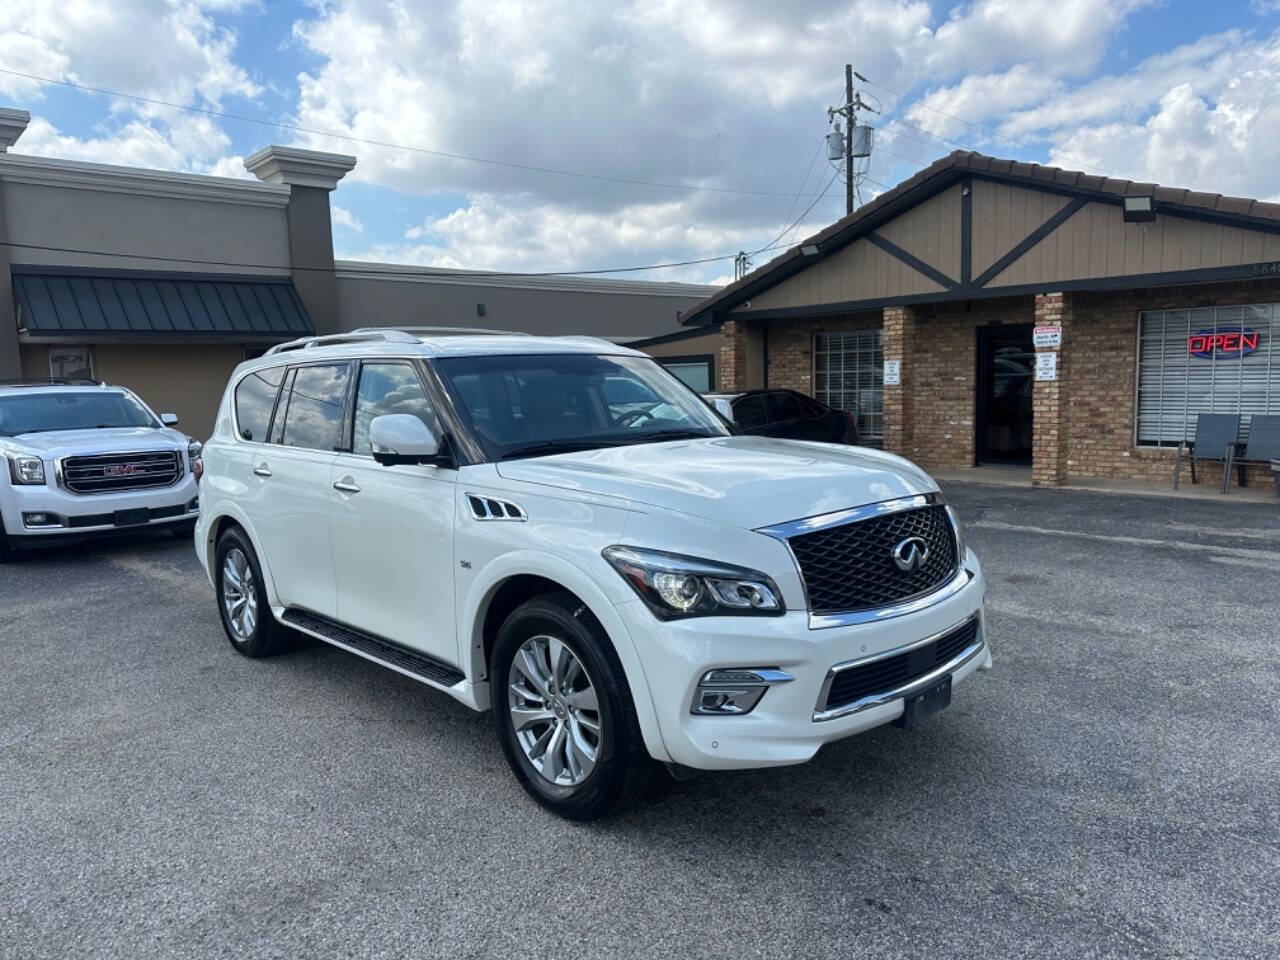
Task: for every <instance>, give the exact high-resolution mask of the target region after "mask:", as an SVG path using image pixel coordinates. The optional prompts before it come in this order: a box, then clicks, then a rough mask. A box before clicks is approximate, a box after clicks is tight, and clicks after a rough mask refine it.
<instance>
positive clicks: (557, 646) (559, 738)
mask: <svg viewBox="0 0 1280 960" xmlns="http://www.w3.org/2000/svg"><path fill="white" fill-rule="evenodd" d="M490 683H491V685H492V689H493V711H494V717H495V720H496V722H497V725H498V737H499V740H500V741H501V743H502V750H503V753H504V754H505V755H506V758H507V762H508V763H509V764H510V765H511V769H512V771H513V772H514V773H515V775H516V778H517V779H518V780H519V781H520V783H521V785H522V786H523V787H524V788H525V790H527V791H528V792H529V794H530V795H531V796H532V797H533V798H534V799H535V800H537V801H538V802H539V803H540V804H542V805H543V806H544V807H546V808H547V809H548V810H551V811H552V812H554V813H558V814H560V815H561V816H563V817H568V818H570V819H573V820H593V819H596V818H597V817H603V816H606V815H607V814H609V813H611V812H612V811H614V810H615V809H617V808H618V807H619V806H622V805H625V804H626V803H627V802H629V801H630V800H632V799H633V798H634V797H635V795H636V794H637V793H638V792H639V791H640V789H641V788H642V787H643V786H644V785H645V783H646V782H648V781H649V780H650V779H651V777H652V775H653V773H654V770H655V769H656V764H655V763H654V762H653V761H652V760H651V759H650V758H649V756H648V753H647V751H646V750H645V747H644V741H643V739H642V738H641V735H640V725H639V723H638V722H637V721H636V716H635V708H634V706H633V705H632V701H631V693H630V690H629V689H628V687H627V682H626V676H625V674H624V673H623V670H622V664H621V663H620V662H619V661H618V657H617V654H616V653H615V652H614V650H613V647H612V645H611V644H610V642H609V638H608V637H607V636H606V635H605V633H604V630H603V628H601V626H600V624H599V623H598V622H597V621H596V619H595V617H594V616H592V615H591V612H590V611H589V610H587V608H586V606H585V605H584V604H583V603H582V602H581V601H580V600H578V599H577V598H576V597H574V596H572V595H571V594H568V593H556V594H548V595H546V596H543V597H537V598H535V599H533V600H529V601H527V602H526V603H524V604H522V605H521V606H520V607H518V608H517V609H516V610H515V611H514V612H513V613H512V614H511V616H510V617H508V618H507V620H506V622H505V623H504V624H503V625H502V628H501V629H500V630H499V632H498V637H497V642H496V643H495V644H494V648H493V658H492V663H491V664H490Z"/></svg>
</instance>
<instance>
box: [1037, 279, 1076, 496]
mask: <svg viewBox="0 0 1280 960" xmlns="http://www.w3.org/2000/svg"><path fill="white" fill-rule="evenodd" d="M1035 322H1036V324H1037V325H1040V324H1057V325H1059V326H1061V327H1062V348H1061V349H1060V350H1059V351H1058V379H1057V380H1036V381H1034V384H1033V394H1032V414H1033V424H1032V430H1033V434H1032V439H1031V483H1032V484H1033V485H1034V486H1037V487H1060V486H1062V484H1064V483H1066V482H1067V378H1068V377H1069V376H1070V373H1071V371H1070V366H1071V364H1070V344H1071V298H1070V297H1069V296H1068V295H1067V294H1064V293H1041V294H1037V295H1036V311H1035Z"/></svg>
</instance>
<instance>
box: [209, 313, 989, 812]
mask: <svg viewBox="0 0 1280 960" xmlns="http://www.w3.org/2000/svg"><path fill="white" fill-rule="evenodd" d="M200 505H201V509H200V520H199V523H198V527H197V530H196V537H195V543H196V551H197V553H198V554H199V558H200V562H201V563H202V564H203V565H204V567H205V569H206V570H207V572H208V574H209V577H210V580H211V582H212V583H213V586H214V589H215V591H216V594H217V603H218V609H219V612H220V614H221V617H222V623H223V626H224V627H225V629H226V633H227V636H228V637H229V638H230V640H231V643H232V645H233V646H234V647H235V648H236V650H238V651H239V652H241V653H243V654H245V655H247V656H250V657H261V656H266V655H268V654H271V653H274V652H276V651H278V650H280V649H281V648H282V646H283V645H284V643H285V638H286V635H287V631H286V630H285V629H284V628H285V627H291V628H293V629H295V630H298V631H301V632H302V633H305V634H309V635H311V636H313V637H316V638H318V639H320V640H323V641H325V642H327V643H331V644H333V645H335V646H338V647H341V648H343V649H344V650H348V651H350V652H351V653H354V654H357V655H359V656H362V657H366V658H368V659H370V660H373V661H374V662H376V663H380V664H382V665H384V666H387V667H389V668H391V669H393V670H396V671H398V672H400V673H403V674H405V675H406V676H409V677H412V678H413V679H415V680H419V681H421V682H423V683H425V684H427V685H429V686H432V687H436V688H438V689H440V690H443V691H444V692H446V693H448V694H449V695H450V696H453V697H455V698H457V699H458V700H461V701H462V702H463V703H465V704H467V705H468V706H470V707H472V708H473V709H476V710H488V709H490V708H492V710H493V713H494V717H495V719H496V721H497V727H498V735H499V740H500V742H501V744H502V748H503V751H504V752H505V754H506V757H507V760H508V761H509V763H510V765H511V768H512V770H513V771H514V772H515V774H516V776H517V777H518V778H519V780H520V782H521V783H522V784H523V785H524V787H525V788H526V789H527V790H528V791H529V793H531V794H532V795H533V797H535V798H536V799H537V800H538V801H539V802H540V803H542V804H543V805H544V806H546V807H548V808H549V809H551V810H553V811H555V812H557V813H559V814H562V815H564V816H567V817H572V818H577V819H586V818H591V817H597V816H601V815H603V814H605V813H607V812H608V811H610V810H611V809H613V808H614V807H615V806H617V805H618V804H619V803H620V802H621V801H623V800H624V798H626V797H628V796H630V795H631V793H632V792H633V791H634V790H635V789H636V788H637V787H638V786H639V785H641V784H642V783H643V782H644V780H645V779H646V777H647V776H648V775H649V772H650V771H651V769H652V760H658V761H661V762H663V763H665V764H667V765H668V766H669V768H670V769H671V770H672V772H673V773H675V774H676V775H677V776H683V775H684V774H685V773H687V771H688V769H689V768H696V769H703V770H724V769H735V768H743V767H763V766H770V765H777V764H790V763H801V762H803V761H806V760H808V759H810V758H811V757H812V756H813V755H814V754H815V753H816V752H817V751H818V750H819V748H821V747H822V745H823V744H825V743H828V742H830V741H832V740H837V739H839V738H841V737H847V736H849V735H850V734H855V733H859V732H861V731H863V730H867V729H869V728H871V727H875V726H878V725H880V724H884V723H888V722H890V721H897V722H899V723H900V724H901V725H904V726H911V725H914V724H915V723H916V722H917V721H919V720H920V719H922V718H923V717H925V716H927V715H929V714H930V713H932V712H934V711H935V710H937V709H939V708H941V707H944V706H946V705H947V704H948V703H949V702H950V699H951V689H952V685H953V684H955V683H956V682H958V681H960V680H963V679H964V678H966V677H967V676H968V675H969V674H970V673H972V672H973V671H974V670H976V669H978V668H981V667H988V666H990V663H991V655H990V652H989V651H988V649H987V644H986V637H985V634H984V624H983V606H982V600H983V581H982V572H981V569H980V568H979V565H978V561H977V558H976V557H975V556H974V555H973V553H972V552H970V551H968V550H967V549H966V548H965V546H964V540H963V537H962V535H961V531H960V527H959V525H958V524H957V522H956V518H955V515H954V514H953V513H952V511H951V509H950V508H949V507H947V506H946V505H945V504H944V503H943V501H942V497H941V496H940V495H939V492H938V488H937V485H936V484H935V483H934V482H933V481H932V480H931V479H930V478H929V477H928V476H926V475H925V474H924V473H923V472H921V471H920V470H919V469H918V468H917V467H915V466H913V465H912V464H911V463H908V462H907V461H905V460H902V459H900V458H898V457H895V456H891V455H889V454H886V453H880V452H877V451H874V450H868V449H865V448H858V447H847V446H836V445H832V444H824V443H810V442H800V441H785V440H773V439H768V438H759V437H745V436H735V435H734V434H733V433H732V431H731V429H730V428H728V427H726V425H725V423H724V422H723V421H722V420H721V419H720V417H719V416H718V415H717V414H715V413H714V412H713V411H712V410H711V408H710V407H708V406H707V404H706V403H705V402H704V401H702V400H701V399H700V398H699V397H698V396H697V395H696V394H694V393H693V392H692V391H690V390H689V389H688V388H687V387H685V386H684V385H683V384H681V383H680V382H679V381H678V380H676V379H675V378H674V377H673V376H671V375H669V374H668V373H667V372H666V371H664V370H663V369H662V368H661V367H660V366H659V365H658V364H657V363H656V362H654V361H653V360H652V359H650V358H649V357H647V356H645V355H644V354H641V353H637V352H635V351H633V350H628V349H625V348H622V347H618V346H615V345H613V344H611V343H607V342H605V341H602V340H595V339H586V338H572V337H568V338H539V337H526V336H518V335H453V336H447V335H439V334H437V333H433V332H430V331H429V330H428V329H427V328H420V329H419V330H418V331H417V332H415V331H414V330H413V329H411V328H406V329H401V330H393V329H386V330H361V331H355V332H353V333H350V334H345V335H339V336H335V337H318V338H308V339H303V340H300V341H295V342H292V343H289V344H284V345H282V346H280V347H276V348H273V349H272V350H271V351H270V352H269V353H268V354H267V355H266V356H264V357H261V358H258V359H255V360H251V361H248V362H247V363H244V364H242V365H241V366H240V367H238V368H237V369H236V371H235V373H234V374H233V376H232V379H231V382H230V383H229V384H228V387H227V390H226V394H225V396H224V397H223V400H222V403H221V406H220V407H219V409H218V414H217V425H216V428H215V430H214V434H213V437H212V438H211V439H210V441H209V442H208V443H207V444H206V445H205V448H204V480H203V482H202V484H201V486H200ZM651 758H652V759H651Z"/></svg>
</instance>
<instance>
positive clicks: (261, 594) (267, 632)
mask: <svg viewBox="0 0 1280 960" xmlns="http://www.w3.org/2000/svg"><path fill="white" fill-rule="evenodd" d="M214 563H215V567H214V570H215V582H216V584H217V593H218V613H219V614H221V617H222V629H223V630H224V631H226V634H227V639H228V640H230V641H231V646H233V647H235V648H236V651H237V652H238V653H242V654H244V655H245V656H246V657H253V658H255V659H257V658H259V657H269V656H271V655H272V654H276V653H279V652H280V651H281V650H282V649H283V648H284V646H285V636H286V635H285V630H284V627H282V626H280V624H278V623H276V619H275V617H273V616H272V615H271V606H270V604H269V603H268V601H267V591H266V586H265V584H264V582H263V579H262V568H261V567H260V566H259V565H258V557H257V554H255V553H254V550H253V545H252V544H251V543H250V542H249V538H248V537H247V536H246V535H245V533H244V531H242V530H240V529H239V528H238V527H232V528H230V529H229V530H227V532H226V533H224V534H223V535H222V536H221V538H219V540H218V549H217V551H216V552H215V554H214Z"/></svg>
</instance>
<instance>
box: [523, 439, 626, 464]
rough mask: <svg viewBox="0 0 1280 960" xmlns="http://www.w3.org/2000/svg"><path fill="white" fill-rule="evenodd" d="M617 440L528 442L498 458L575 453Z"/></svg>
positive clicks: (597, 447) (615, 442)
mask: <svg viewBox="0 0 1280 960" xmlns="http://www.w3.org/2000/svg"><path fill="white" fill-rule="evenodd" d="M620 442H625V441H618V440H544V441H542V442H541V443H528V444H525V445H524V446H523V447H516V448H515V449H514V450H508V451H507V452H506V453H504V454H503V455H502V456H501V457H500V458H499V459H502V460H519V459H521V458H523V457H546V456H550V455H551V454H554V453H576V452H578V451H580V450H598V449H600V448H601V447H616V446H618V445H619V443H620Z"/></svg>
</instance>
